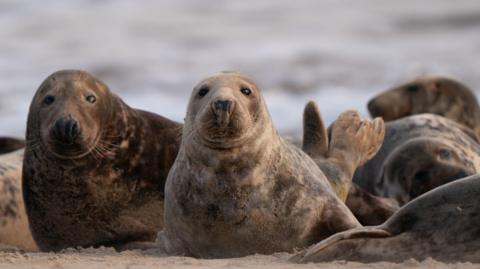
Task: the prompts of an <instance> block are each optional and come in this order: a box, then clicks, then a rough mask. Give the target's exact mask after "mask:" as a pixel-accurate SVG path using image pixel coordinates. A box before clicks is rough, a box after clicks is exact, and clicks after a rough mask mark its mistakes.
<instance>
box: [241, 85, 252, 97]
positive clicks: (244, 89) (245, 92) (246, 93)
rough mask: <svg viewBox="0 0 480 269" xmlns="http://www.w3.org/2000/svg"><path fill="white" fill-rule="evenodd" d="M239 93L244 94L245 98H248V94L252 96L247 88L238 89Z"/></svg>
mask: <svg viewBox="0 0 480 269" xmlns="http://www.w3.org/2000/svg"><path fill="white" fill-rule="evenodd" d="M240 91H241V92H242V93H243V94H245V95H246V96H249V95H250V94H252V90H250V89H249V88H247V87H242V88H241V89H240Z"/></svg>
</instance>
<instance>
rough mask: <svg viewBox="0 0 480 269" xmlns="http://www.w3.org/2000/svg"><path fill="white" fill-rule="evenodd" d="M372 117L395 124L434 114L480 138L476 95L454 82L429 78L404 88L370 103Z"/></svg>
mask: <svg viewBox="0 0 480 269" xmlns="http://www.w3.org/2000/svg"><path fill="white" fill-rule="evenodd" d="M368 110H369V111H370V114H371V115H372V117H383V119H384V120H385V121H392V120H396V119H399V118H403V117H406V116H410V115H415V114H422V113H432V114H437V115H441V116H444V117H446V118H449V119H451V120H454V121H456V122H458V123H461V124H463V125H465V126H467V127H469V128H471V129H473V130H475V133H476V134H477V135H479V136H480V107H479V105H478V101H477V98H476V97H475V94H474V93H473V92H472V91H471V90H470V89H469V88H468V87H467V86H465V85H463V84H462V83H460V82H459V81H456V80H454V79H451V78H446V77H438V76H428V77H421V78H418V79H416V80H414V81H412V82H409V83H406V84H403V85H400V86H398V87H395V88H393V89H390V90H388V91H385V92H384V93H382V94H380V95H378V96H376V97H374V98H373V99H372V100H371V101H370V102H369V103H368Z"/></svg>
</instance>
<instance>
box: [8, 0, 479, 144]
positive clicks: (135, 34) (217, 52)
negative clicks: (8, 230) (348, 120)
mask: <svg viewBox="0 0 480 269" xmlns="http://www.w3.org/2000/svg"><path fill="white" fill-rule="evenodd" d="M0 26H1V27H0V135H18V136H21V135H23V133H24V131H25V124H26V123H25V121H26V115H27V112H28V105H29V103H30V99H31V97H32V96H33V94H34V92H35V91H36V88H37V87H38V86H39V85H40V83H41V82H42V81H43V79H45V78H46V77H47V76H48V75H49V74H50V73H52V72H54V71H56V70H58V69H66V68H69V69H72V68H75V69H76V68H79V69H86V70H88V71H90V72H91V73H93V74H95V75H96V76H97V77H99V78H100V79H102V80H103V81H105V82H106V83H107V84H108V85H109V86H110V88H111V89H112V90H113V91H114V92H116V93H117V94H119V95H120V96H121V97H122V98H123V99H124V100H125V101H126V102H127V103H128V104H130V105H132V106H134V107H137V108H142V109H146V110H150V111H154V112H157V113H159V114H161V115H164V116H167V117H169V118H172V119H175V120H177V121H182V119H183V117H184V114H185V109H186V105H187V101H188V98H189V95H190V92H191V89H192V87H193V86H194V85H195V84H196V83H197V82H198V81H200V80H201V79H202V78H204V77H205V76H207V75H209V74H211V73H215V72H217V71H220V70H239V71H242V72H244V73H246V74H249V75H250V76H251V77H252V78H253V79H254V80H255V81H257V82H258V84H259V85H260V86H261V88H262V89H263V90H264V94H265V98H266V100H267V103H268V106H269V110H270V113H271V114H272V116H273V120H274V123H275V125H276V126H277V128H278V129H279V130H280V131H281V132H283V133H289V134H298V133H300V131H301V116H302V110H303V106H304V104H305V103H306V102H307V101H308V100H315V101H317V102H318V103H319V104H320V108H321V111H322V114H323V117H324V118H325V119H326V121H327V122H331V121H333V120H334V119H335V118H336V117H337V116H338V114H339V113H341V112H342V111H344V110H347V109H357V110H359V111H360V112H361V113H362V114H363V115H364V116H367V115H368V114H367V111H366V102H367V101H368V100H369V99H370V98H371V97H372V96H374V95H375V94H377V93H379V92H381V91H382V90H384V89H386V88H390V87H392V86H395V85H396V84H399V83H403V82H405V81H407V80H410V79H412V78H414V77H416V76H418V75H421V74H427V73H435V74H445V75H450V76H453V77H455V78H458V79H460V80H462V81H464V82H465V83H466V84H467V85H469V86H471V87H472V88H473V89H477V90H480V1H478V0H462V1H451V0H423V1H414V0H405V1H384V0H369V1H366V0H295V1H291V0H271V1H266V0H255V1H253V0H251V1H248V0H247V1H214V0H209V1H207V0H191V1H167V0H162V1H159V0H157V1H147V0H136V1H127V0H123V1H121V0H120V1H117V0H115V1H113V0H112V1H107V0H104V1H94V0H83V1H60V0H57V1H54V0H42V1H35V0H31V1H26V0H1V1H0ZM478 93H480V92H479V91H477V94H478Z"/></svg>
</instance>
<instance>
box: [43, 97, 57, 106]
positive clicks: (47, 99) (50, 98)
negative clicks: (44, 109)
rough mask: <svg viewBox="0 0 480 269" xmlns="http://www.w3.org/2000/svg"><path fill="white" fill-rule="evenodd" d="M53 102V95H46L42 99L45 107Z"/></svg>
mask: <svg viewBox="0 0 480 269" xmlns="http://www.w3.org/2000/svg"><path fill="white" fill-rule="evenodd" d="M53 102H55V96H53V95H47V96H45V97H44V98H43V103H44V104H45V105H47V106H48V105H51V104H52V103H53Z"/></svg>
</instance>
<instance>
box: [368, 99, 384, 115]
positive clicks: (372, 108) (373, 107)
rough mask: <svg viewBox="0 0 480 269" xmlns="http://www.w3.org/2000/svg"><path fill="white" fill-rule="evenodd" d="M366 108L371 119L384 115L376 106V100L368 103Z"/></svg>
mask: <svg viewBox="0 0 480 269" xmlns="http://www.w3.org/2000/svg"><path fill="white" fill-rule="evenodd" d="M367 108H368V111H369V112H370V115H371V116H372V117H381V116H382V115H383V114H384V113H383V111H382V108H381V107H380V106H379V105H378V104H377V99H376V98H374V99H372V100H370V101H369V102H368V105H367Z"/></svg>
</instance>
